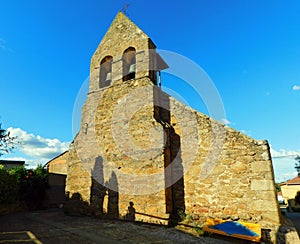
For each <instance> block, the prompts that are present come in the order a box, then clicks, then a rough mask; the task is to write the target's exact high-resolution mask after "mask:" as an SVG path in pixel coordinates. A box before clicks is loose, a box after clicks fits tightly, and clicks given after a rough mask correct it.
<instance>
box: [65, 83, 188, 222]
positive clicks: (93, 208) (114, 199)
mask: <svg viewBox="0 0 300 244" xmlns="http://www.w3.org/2000/svg"><path fill="white" fill-rule="evenodd" d="M153 89H154V90H153V94H154V104H155V105H154V118H155V119H156V121H157V122H158V123H160V124H161V125H162V127H163V129H164V137H165V138H164V142H165V145H164V168H165V203H166V205H165V209H166V210H165V211H166V212H165V213H167V214H169V215H170V219H168V221H169V222H170V224H171V225H175V224H177V223H178V222H179V221H180V220H181V219H180V215H179V213H180V212H184V211H185V202H184V178H183V173H184V172H183V165H182V157H181V142H180V136H179V135H178V134H177V133H176V131H175V129H174V127H173V125H172V124H171V114H170V98H169V96H168V95H167V94H165V93H163V92H162V91H161V89H160V88H158V87H154V88H153ZM91 181H92V186H91V194H90V199H89V203H88V202H85V201H83V200H82V197H81V196H80V195H79V193H76V194H73V196H71V198H70V196H67V198H68V201H67V203H66V209H67V211H66V212H68V213H72V212H75V214H78V212H79V214H91V215H96V216H107V217H110V218H124V219H127V220H130V221H134V220H135V214H137V212H136V211H135V208H134V202H129V206H128V209H127V214H126V215H125V216H123V217H121V216H119V193H118V189H119V186H118V179H117V175H116V174H115V172H111V175H110V178H109V180H108V181H107V182H104V175H103V158H102V157H101V156H99V157H97V158H95V164H94V167H93V170H92V177H91ZM111 189H114V190H111ZM73 202H74V204H73ZM79 202H82V206H80V204H79ZM72 205H75V206H76V208H77V210H76V208H75V207H72ZM69 206H70V207H69ZM138 214H140V215H144V216H148V217H153V218H157V219H163V218H160V217H158V216H152V215H149V214H148V213H147V212H145V213H138ZM163 220H166V219H163Z"/></svg>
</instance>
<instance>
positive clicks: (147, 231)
mask: <svg viewBox="0 0 300 244" xmlns="http://www.w3.org/2000/svg"><path fill="white" fill-rule="evenodd" d="M0 243H37V244H40V243H55V244H59V243H78V244H79V243H86V244H87V243H105V244H110V243H216V244H218V243H232V242H228V241H224V240H218V239H213V238H210V237H199V238H197V237H194V236H191V235H188V234H185V233H183V232H181V231H179V230H176V229H174V228H166V227H163V226H154V225H147V224H141V223H139V224H137V223H130V222H125V221H114V220H101V219H97V218H93V217H80V216H67V215H65V214H64V213H63V212H62V210H57V209H55V210H45V211H37V212H24V213H15V214H9V215H5V216H0Z"/></svg>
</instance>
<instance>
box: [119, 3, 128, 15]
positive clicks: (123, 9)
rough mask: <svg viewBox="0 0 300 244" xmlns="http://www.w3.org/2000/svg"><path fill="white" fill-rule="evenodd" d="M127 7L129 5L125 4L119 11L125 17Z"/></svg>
mask: <svg viewBox="0 0 300 244" xmlns="http://www.w3.org/2000/svg"><path fill="white" fill-rule="evenodd" d="M128 7H129V3H126V4H125V5H124V6H123V8H122V9H121V11H122V12H123V13H124V14H125V15H127V13H126V10H127V9H128Z"/></svg>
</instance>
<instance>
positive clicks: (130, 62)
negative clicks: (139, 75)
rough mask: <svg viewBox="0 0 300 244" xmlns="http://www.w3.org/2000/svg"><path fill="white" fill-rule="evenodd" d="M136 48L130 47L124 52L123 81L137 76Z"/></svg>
mask: <svg viewBox="0 0 300 244" xmlns="http://www.w3.org/2000/svg"><path fill="white" fill-rule="evenodd" d="M135 54H136V52H135V48H134V47H129V48H127V49H126V50H125V51H124V53H123V58H122V60H123V81H126V80H131V79H134V78H135V71H136V58H135Z"/></svg>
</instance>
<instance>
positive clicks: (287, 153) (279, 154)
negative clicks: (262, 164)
mask: <svg viewBox="0 0 300 244" xmlns="http://www.w3.org/2000/svg"><path fill="white" fill-rule="evenodd" d="M270 151H271V156H272V158H284V157H291V158H293V157H296V156H297V155H300V150H299V151H296V150H286V149H280V150H279V151H278V150H275V149H273V148H272V147H271V149H270Z"/></svg>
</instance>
